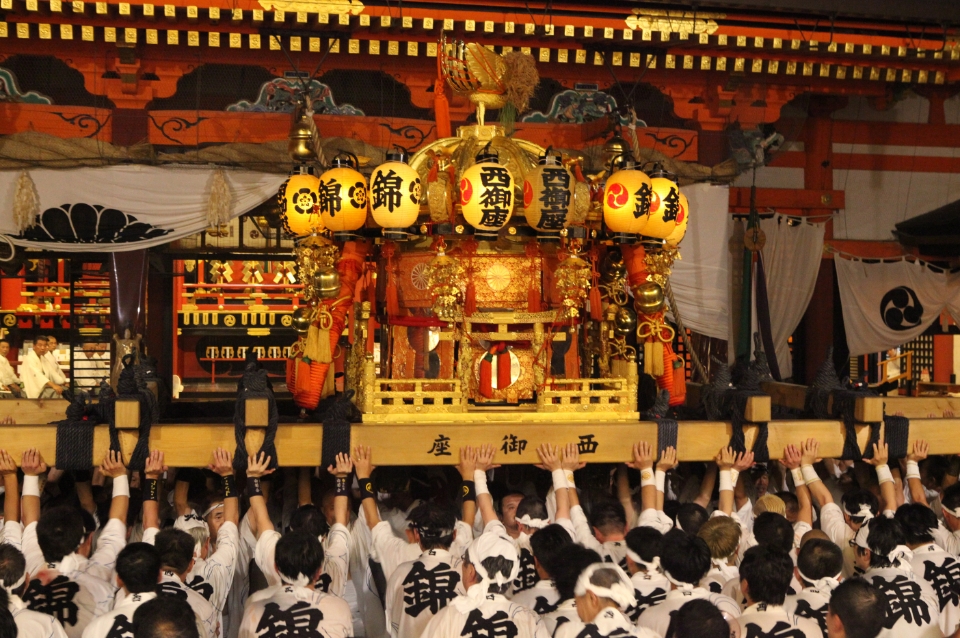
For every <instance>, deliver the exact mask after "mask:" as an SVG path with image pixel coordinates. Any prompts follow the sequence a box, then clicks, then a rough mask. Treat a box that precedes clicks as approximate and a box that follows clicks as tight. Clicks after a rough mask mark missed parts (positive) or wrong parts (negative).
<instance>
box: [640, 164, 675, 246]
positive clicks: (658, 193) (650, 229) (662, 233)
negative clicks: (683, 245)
mask: <svg viewBox="0 0 960 638" xmlns="http://www.w3.org/2000/svg"><path fill="white" fill-rule="evenodd" d="M650 188H651V190H652V191H653V193H652V194H651V195H650V220H649V221H648V222H647V225H646V226H645V227H644V229H643V234H644V235H646V236H647V237H655V238H657V239H666V238H667V237H668V236H669V235H670V233H672V232H673V230H674V228H676V227H677V217H679V215H680V187H678V186H677V183H676V182H675V181H674V180H672V179H670V176H669V173H666V172H664V171H660V172H654V173H653V174H652V177H651V179H650Z"/></svg>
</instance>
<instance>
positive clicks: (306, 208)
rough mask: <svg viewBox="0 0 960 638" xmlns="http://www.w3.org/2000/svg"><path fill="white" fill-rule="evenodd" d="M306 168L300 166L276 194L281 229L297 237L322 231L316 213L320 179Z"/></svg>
mask: <svg viewBox="0 0 960 638" xmlns="http://www.w3.org/2000/svg"><path fill="white" fill-rule="evenodd" d="M310 171H311V169H310V168H309V167H307V166H300V167H299V168H297V169H296V170H295V171H294V173H293V174H291V175H290V177H289V178H287V181H285V182H284V183H283V184H282V185H281V186H280V190H279V191H278V192H277V203H278V204H279V208H280V219H281V221H282V222H283V229H284V230H285V231H287V232H288V233H290V234H291V235H295V236H297V237H304V236H306V235H310V234H312V233H316V232H319V231H321V230H323V222H322V221H321V219H320V215H319V214H318V211H317V203H318V201H319V193H318V191H319V189H320V179H319V178H317V176H316V175H314V174H312V173H311V172H310Z"/></svg>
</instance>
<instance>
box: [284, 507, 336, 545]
mask: <svg viewBox="0 0 960 638" xmlns="http://www.w3.org/2000/svg"><path fill="white" fill-rule="evenodd" d="M294 530H303V531H305V532H307V533H308V534H313V535H314V536H317V537H320V536H326V535H327V533H329V531H330V525H329V524H328V523H327V518H326V517H325V516H324V515H323V512H321V511H320V508H318V507H317V506H316V505H313V504H312V503H308V504H307V505H301V506H300V507H298V508H297V509H295V510H293V514H292V515H291V516H290V531H294Z"/></svg>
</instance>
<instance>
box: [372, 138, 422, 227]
mask: <svg viewBox="0 0 960 638" xmlns="http://www.w3.org/2000/svg"><path fill="white" fill-rule="evenodd" d="M422 193H423V186H422V184H421V183H420V175H419V173H417V171H416V170H415V169H413V168H412V167H411V166H410V165H409V164H407V154H406V153H405V152H404V151H402V150H399V151H397V152H393V153H387V161H386V162H384V163H383V164H381V165H380V166H378V167H377V169H376V170H375V171H373V174H372V175H371V176H370V214H371V215H373V221H375V222H376V223H377V225H378V226H380V227H381V228H383V236H384V237H388V238H391V239H404V238H406V237H407V232H406V229H407V228H409V227H410V226H413V225H414V224H416V223H417V217H418V216H419V215H420V199H421V196H422Z"/></svg>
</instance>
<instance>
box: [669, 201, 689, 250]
mask: <svg viewBox="0 0 960 638" xmlns="http://www.w3.org/2000/svg"><path fill="white" fill-rule="evenodd" d="M689 223H690V202H688V201H687V196H686V195H684V194H683V193H680V210H679V212H677V225H676V227H675V228H674V229H673V232H671V233H670V234H669V235H667V237H665V238H664V241H665V243H666V244H667V246H668V247H670V248H676V247H677V246H679V245H680V242H681V241H682V240H683V236H684V235H686V234H687V224H689Z"/></svg>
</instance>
